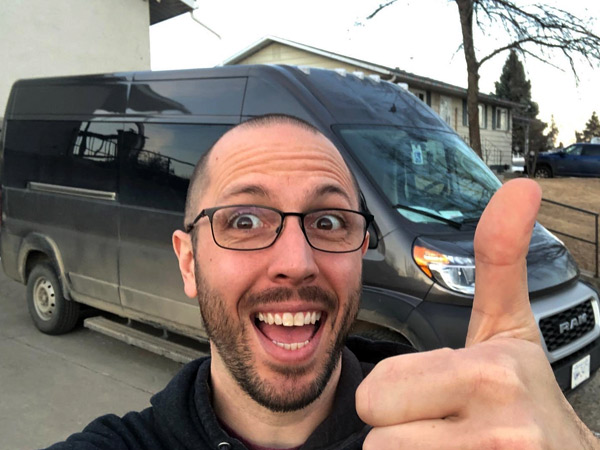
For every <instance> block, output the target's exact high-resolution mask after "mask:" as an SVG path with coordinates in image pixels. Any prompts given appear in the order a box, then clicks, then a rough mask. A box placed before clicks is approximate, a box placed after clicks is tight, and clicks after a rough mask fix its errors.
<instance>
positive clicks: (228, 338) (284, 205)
mask: <svg viewBox="0 0 600 450" xmlns="http://www.w3.org/2000/svg"><path fill="white" fill-rule="evenodd" d="M207 170H208V173H209V185H208V186H207V187H206V189H205V191H204V194H203V195H202V198H201V200H200V204H199V205H198V211H200V210H201V209H203V208H210V207H215V206H224V205H235V204H254V205H262V206H269V207H272V208H277V209H279V210H281V211H284V212H305V211H308V210H313V209H319V208H346V209H354V210H356V209H358V204H357V193H356V190H355V188H354V186H353V183H352V179H351V177H350V174H349V173H348V169H347V167H346V165H345V164H344V162H343V160H342V158H341V156H340V155H339V153H338V152H337V150H336V149H335V147H334V146H333V145H332V144H331V143H330V142H329V141H328V140H327V139H325V138H324V137H323V136H321V135H317V134H314V133H311V132H309V131H306V130H303V129H300V128H298V127H296V126H293V125H288V124H278V125H268V126H262V127H259V128H247V129H243V128H242V129H237V130H234V131H233V132H232V133H230V134H229V135H227V136H225V137H224V138H223V139H222V140H221V142H219V143H218V144H217V146H216V147H215V149H214V151H213V152H212V153H211V157H210V159H209V161H208V167H207ZM196 233H197V234H196V236H195V240H194V245H195V248H194V255H195V256H194V261H195V277H196V287H197V291H198V298H199V302H200V308H201V312H202V317H203V319H204V321H205V326H206V329H207V332H208V335H209V337H210V339H211V342H212V344H213V350H215V348H216V352H218V358H220V360H221V361H222V362H223V365H224V366H225V367H226V369H227V370H228V371H229V373H230V374H231V375H232V376H233V378H234V379H235V380H236V382H237V383H238V384H239V385H240V386H241V387H242V388H243V389H244V390H245V391H246V393H248V394H249V395H250V396H251V397H252V398H253V399H254V400H255V401H257V402H258V403H260V404H261V405H263V406H265V407H267V408H269V409H271V410H274V411H289V410H296V409H299V408H302V407H304V406H306V405H308V404H310V403H311V402H312V401H314V400H315V399H316V398H317V397H318V396H319V395H320V394H321V392H322V391H323V389H324V388H325V386H326V384H327V382H328V381H329V379H330V376H331V374H332V372H333V370H334V369H335V367H336V365H337V364H338V362H339V357H340V350H341V347H342V346H343V342H344V340H345V337H346V335H347V333H348V331H349V328H350V326H351V324H352V321H353V320H354V318H355V316H356V313H357V310H358V303H359V297H360V285H361V263H362V261H361V259H362V254H363V253H364V251H365V250H366V242H365V245H363V247H362V249H361V250H362V251H361V250H359V251H356V252H352V253H341V254H334V253H326V252H322V251H318V250H314V249H312V248H311V247H310V246H309V244H308V242H307V241H306V238H305V237H304V235H303V233H302V230H301V228H300V223H299V219H298V218H297V217H287V218H286V219H285V222H284V224H283V229H282V231H281V234H280V235H279V238H278V239H277V241H276V242H275V244H273V245H272V246H271V247H268V248H265V249H262V250H254V251H235V250H228V249H223V248H220V247H218V246H217V245H216V244H215V242H214V241H213V238H212V236H211V228H210V224H209V221H208V219H206V218H204V219H202V220H201V221H200V222H199V223H198V224H197V225H196ZM300 323H301V324H302V325H301V326H300V325H299V324H300ZM290 324H293V325H292V326H289V325H290Z"/></svg>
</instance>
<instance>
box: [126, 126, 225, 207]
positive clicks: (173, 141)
mask: <svg viewBox="0 0 600 450" xmlns="http://www.w3.org/2000/svg"><path fill="white" fill-rule="evenodd" d="M229 128H231V126H230V125H197V124H191V125H182V124H157V123H141V122H140V123H127V124H125V130H124V133H123V152H122V158H121V168H122V169H121V186H120V199H121V202H122V203H125V204H129V205H133V206H140V207H149V208H158V209H166V210H171V211H179V212H182V211H183V209H184V207H185V197H186V194H187V188H188V185H189V180H190V177H191V175H192V172H193V171H194V167H195V166H196V163H197V162H198V159H200V156H202V155H203V154H204V153H205V152H206V151H208V150H209V149H210V148H211V147H212V145H213V144H214V143H215V142H216V141H217V140H218V139H219V138H220V137H221V136H222V135H223V134H224V133H225V132H226V131H227V130H228V129H229Z"/></svg>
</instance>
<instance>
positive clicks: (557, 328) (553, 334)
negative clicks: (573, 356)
mask: <svg viewBox="0 0 600 450" xmlns="http://www.w3.org/2000/svg"><path fill="white" fill-rule="evenodd" d="M595 323H596V320H595V317H594V310H593V308H592V301H591V300H588V301H586V302H583V303H580V304H579V305H576V306H574V307H572V308H570V309H567V310H566V311H563V312H561V313H558V314H555V315H553V316H550V317H545V318H543V319H542V320H540V330H541V332H542V336H543V337H544V341H545V342H546V347H547V348H548V351H549V352H551V351H554V350H556V349H557V348H560V347H563V346H565V345H567V344H570V343H571V342H573V341H575V340H576V339H579V338H580V337H581V336H583V335H585V334H586V333H589V332H590V331H591V330H592V329H593V328H594V325H595Z"/></svg>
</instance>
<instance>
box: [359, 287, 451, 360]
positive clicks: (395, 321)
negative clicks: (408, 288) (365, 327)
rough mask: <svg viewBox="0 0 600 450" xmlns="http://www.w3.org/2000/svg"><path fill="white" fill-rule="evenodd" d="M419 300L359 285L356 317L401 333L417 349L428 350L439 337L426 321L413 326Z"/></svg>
mask: <svg viewBox="0 0 600 450" xmlns="http://www.w3.org/2000/svg"><path fill="white" fill-rule="evenodd" d="M421 302H422V300H421V299H419V298H417V297H412V296H410V295H407V294H404V293H401V292H394V291H389V290H387V289H381V288H374V287H370V286H365V287H364V288H363V292H362V296H361V301H360V310H359V312H358V317H357V320H358V321H360V322H364V323H366V324H372V325H374V326H377V327H382V328H386V329H389V330H391V331H394V332H396V333H399V334H401V335H402V336H403V337H404V338H406V339H407V340H408V341H409V343H410V344H411V345H412V346H413V347H414V348H415V349H417V350H419V351H422V350H428V349H430V348H432V346H433V347H435V345H436V343H437V342H438V341H439V339H438V336H437V334H436V333H435V331H434V330H433V328H432V327H431V325H430V324H429V323H428V322H427V321H419V322H418V327H416V328H415V327H414V325H415V321H414V320H411V319H413V317H414V314H413V313H414V312H415V309H416V306H417V305H419V304H420V303H421Z"/></svg>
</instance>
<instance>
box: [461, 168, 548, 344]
mask: <svg viewBox="0 0 600 450" xmlns="http://www.w3.org/2000/svg"><path fill="white" fill-rule="evenodd" d="M541 196H542V191H541V189H540V187H539V186H538V184H537V183H535V182H533V181H531V180H526V179H516V180H511V181H509V182H508V183H506V184H505V185H504V186H502V187H501V188H500V189H499V190H498V192H496V193H495V194H494V196H493V197H492V199H491V200H490V202H489V204H488V205H487V207H486V209H485V211H484V212H483V215H482V216H481V220H480V221H479V225H478V226H477V231H476V232H475V242H474V246H475V268H476V278H475V299H474V301H473V311H472V313H471V320H470V322H469V331H468V333H467V344H466V345H467V346H470V345H473V344H476V343H478V342H483V341H486V340H489V339H492V338H494V337H512V338H518V339H525V340H529V341H531V342H536V343H539V342H540V338H539V330H538V327H537V325H536V322H535V318H534V317H533V313H532V311H531V306H530V304H529V294H528V290H527V262H526V256H527V252H528V249H529V241H530V240H531V233H532V231H533V226H534V224H535V218H536V216H537V212H538V209H539V206H540V200H541Z"/></svg>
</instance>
